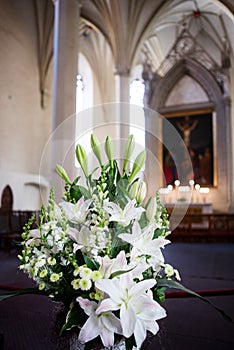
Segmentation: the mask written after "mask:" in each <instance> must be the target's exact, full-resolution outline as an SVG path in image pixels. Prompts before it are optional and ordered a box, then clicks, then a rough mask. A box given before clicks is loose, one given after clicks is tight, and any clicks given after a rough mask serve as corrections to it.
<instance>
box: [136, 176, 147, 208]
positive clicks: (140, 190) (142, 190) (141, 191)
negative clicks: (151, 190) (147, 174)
mask: <svg viewBox="0 0 234 350" xmlns="http://www.w3.org/2000/svg"><path fill="white" fill-rule="evenodd" d="M145 196H146V183H145V181H141V182H140V184H139V187H138V191H137V195H136V201H137V203H138V204H140V203H142V202H143V200H144V199H145Z"/></svg>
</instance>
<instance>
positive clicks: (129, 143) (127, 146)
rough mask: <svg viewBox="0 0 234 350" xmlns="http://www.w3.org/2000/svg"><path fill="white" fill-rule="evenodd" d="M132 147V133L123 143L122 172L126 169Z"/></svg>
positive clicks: (133, 144) (133, 140)
mask: <svg viewBox="0 0 234 350" xmlns="http://www.w3.org/2000/svg"><path fill="white" fill-rule="evenodd" d="M134 147H135V139H134V135H130V136H129V137H128V140H127V142H126V143H125V146H124V164H123V172H124V173H125V171H126V168H127V165H128V163H129V160H130V158H131V155H132V152H133V150H134Z"/></svg>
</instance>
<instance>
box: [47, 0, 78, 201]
mask: <svg viewBox="0 0 234 350" xmlns="http://www.w3.org/2000/svg"><path fill="white" fill-rule="evenodd" d="M54 6H55V22H54V72H53V133H52V137H51V144H52V159H51V164H52V169H51V171H52V176H51V178H52V179H51V180H52V186H53V187H54V188H55V195H56V198H57V199H58V200H61V198H62V194H63V193H64V182H63V181H62V180H61V179H60V178H59V176H58V175H57V173H56V171H55V166H56V164H57V163H59V164H61V165H62V166H63V167H64V168H65V169H66V171H67V172H68V174H69V176H70V177H71V179H73V174H74V166H75V163H74V161H75V122H76V120H75V119H76V118H75V111H76V78H77V71H78V41H79V30H78V25H79V13H80V1H79V0H69V1H64V0H55V1H54Z"/></svg>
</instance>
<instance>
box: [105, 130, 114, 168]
mask: <svg viewBox="0 0 234 350" xmlns="http://www.w3.org/2000/svg"><path fill="white" fill-rule="evenodd" d="M105 152H106V155H107V158H108V160H109V162H110V164H111V167H112V168H113V157H114V145H113V140H112V138H111V137H110V136H107V137H106V142H105Z"/></svg>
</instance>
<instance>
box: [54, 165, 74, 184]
mask: <svg viewBox="0 0 234 350" xmlns="http://www.w3.org/2000/svg"><path fill="white" fill-rule="evenodd" d="M55 170H56V172H57V174H58V175H59V176H60V177H61V178H62V179H63V180H64V181H65V182H66V183H68V184H69V185H71V184H72V182H71V180H70V179H69V177H68V175H67V173H66V170H65V169H64V168H63V167H62V166H61V165H60V164H56V167H55Z"/></svg>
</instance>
